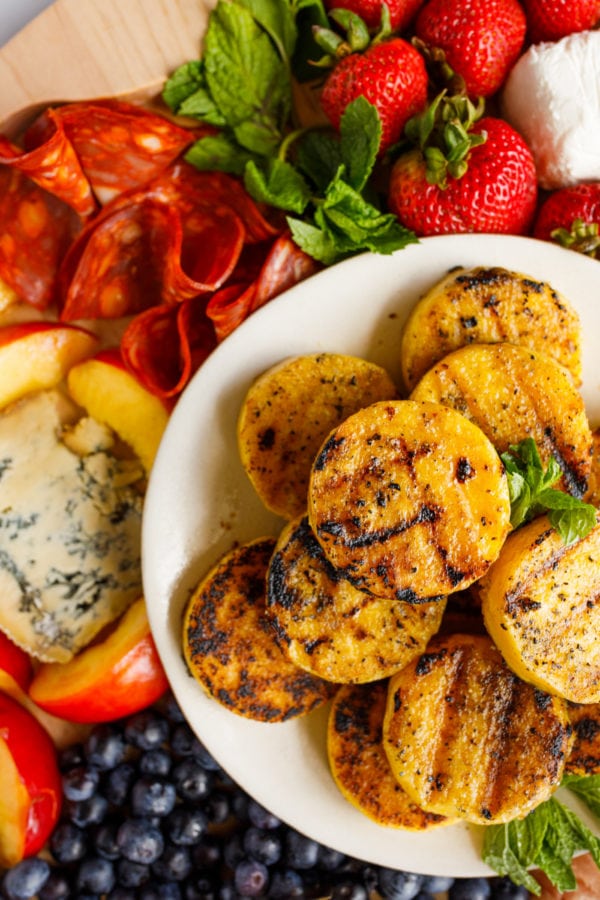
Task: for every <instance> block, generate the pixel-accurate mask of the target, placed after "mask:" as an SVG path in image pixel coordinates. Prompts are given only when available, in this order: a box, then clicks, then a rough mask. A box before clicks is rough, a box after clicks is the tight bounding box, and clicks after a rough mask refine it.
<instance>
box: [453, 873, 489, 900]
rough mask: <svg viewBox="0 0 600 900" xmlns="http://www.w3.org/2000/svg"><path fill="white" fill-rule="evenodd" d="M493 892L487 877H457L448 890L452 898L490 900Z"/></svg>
mask: <svg viewBox="0 0 600 900" xmlns="http://www.w3.org/2000/svg"><path fill="white" fill-rule="evenodd" d="M491 894H492V889H491V886H490V882H489V881H488V879H487V878H457V879H456V880H455V882H454V884H453V885H452V887H451V888H450V890H449V891H448V897H449V898H450V900H488V897H491Z"/></svg>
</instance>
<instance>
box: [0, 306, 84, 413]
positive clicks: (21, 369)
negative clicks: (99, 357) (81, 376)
mask: <svg viewBox="0 0 600 900" xmlns="http://www.w3.org/2000/svg"><path fill="white" fill-rule="evenodd" d="M98 346H99V341H98V338H97V337H96V335H94V334H92V332H91V331H87V330H86V329H85V328H80V327H79V326H77V325H68V324H63V323H58V322H22V323H19V324H16V325H6V326H5V327H4V328H0V407H4V406H8V404H9V403H12V402H14V401H15V400H19V399H20V398H21V397H24V396H25V395H26V394H29V393H32V392H33V391H40V390H47V389H49V388H53V387H56V385H58V384H60V382H61V381H63V380H64V378H65V377H66V375H67V372H68V371H69V369H70V368H71V367H72V366H74V365H75V364H76V363H79V362H81V361H82V360H84V359H87V358H88V357H89V356H92V355H93V354H94V353H96V352H97V350H98Z"/></svg>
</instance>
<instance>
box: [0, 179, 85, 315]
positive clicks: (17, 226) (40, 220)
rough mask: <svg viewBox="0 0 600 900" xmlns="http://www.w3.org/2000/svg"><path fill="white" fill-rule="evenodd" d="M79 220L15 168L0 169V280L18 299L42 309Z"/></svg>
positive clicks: (53, 288) (53, 289) (53, 290)
mask: <svg viewBox="0 0 600 900" xmlns="http://www.w3.org/2000/svg"><path fill="white" fill-rule="evenodd" d="M79 226H80V220H79V218H78V217H77V215H76V214H75V213H74V212H73V210H72V209H71V208H70V207H69V206H67V205H66V204H64V203H62V202H61V201H60V200H58V199H57V198H56V197H53V196H52V195H51V194H48V193H47V192H46V191H43V190H42V189H41V188H40V187H39V186H38V185H37V184H35V183H34V182H33V181H31V180H30V179H29V178H27V177H25V175H23V174H22V173H21V172H20V171H19V170H18V169H11V168H3V167H0V278H1V279H2V280H3V281H4V282H6V284H8V285H9V287H11V288H12V289H13V290H14V291H15V292H16V293H17V294H18V296H19V298H20V299H21V300H23V301H24V302H26V303H30V304H31V305H32V306H35V307H37V309H40V310H44V309H46V308H47V307H48V306H50V304H51V303H52V302H53V300H54V299H55V296H56V293H57V283H58V269H59V264H60V261H61V259H62V257H63V255H64V254H65V252H66V250H67V247H68V245H69V244H70V242H71V240H72V238H73V236H74V234H75V233H76V231H77V229H78V228H79Z"/></svg>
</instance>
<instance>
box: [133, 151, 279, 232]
mask: <svg viewBox="0 0 600 900" xmlns="http://www.w3.org/2000/svg"><path fill="white" fill-rule="evenodd" d="M148 189H149V191H150V193H151V195H152V196H153V197H155V198H156V199H158V200H162V201H163V202H164V203H168V204H170V205H175V206H177V207H178V209H180V210H181V211H182V214H183V215H185V213H186V212H189V211H190V210H191V209H192V208H193V207H194V206H196V205H197V204H209V205H214V204H219V205H225V206H229V207H231V209H234V210H235V211H236V212H237V214H238V215H239V217H240V218H241V220H242V222H243V223H244V226H245V228H246V240H247V241H248V242H249V243H252V244H254V243H257V242H259V241H264V240H267V239H269V238H273V237H275V235H277V234H279V232H280V231H281V230H282V227H283V221H282V220H277V219H274V220H273V221H270V220H269V219H268V218H267V217H266V214H265V209H266V208H263V207H261V206H259V205H258V204H257V203H255V202H254V200H253V199H252V197H251V196H250V195H249V194H248V192H247V191H246V189H245V187H244V186H243V184H242V183H241V181H239V180H238V179H236V178H233V177H232V176H231V175H227V174H226V173H225V172H200V171H199V170H198V169H195V168H194V167H193V166H191V165H190V164H189V163H186V162H185V161H180V162H177V163H175V164H174V165H173V166H171V167H170V168H169V169H167V170H165V172H164V173H163V174H162V175H161V176H160V177H159V178H157V179H156V180H155V181H154V182H153V183H152V184H151V185H149V188H148Z"/></svg>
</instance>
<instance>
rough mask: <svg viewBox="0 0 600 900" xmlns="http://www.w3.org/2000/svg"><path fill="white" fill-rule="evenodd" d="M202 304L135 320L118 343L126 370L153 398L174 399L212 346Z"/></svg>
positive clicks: (147, 313) (164, 307)
mask: <svg viewBox="0 0 600 900" xmlns="http://www.w3.org/2000/svg"><path fill="white" fill-rule="evenodd" d="M216 343H217V341H216V338H215V332H214V329H213V327H212V324H211V322H210V321H209V319H207V317H206V313H205V301H204V300H203V299H202V298H200V297H196V298H193V299H190V300H184V301H183V302H182V303H179V304H177V306H171V305H169V304H164V305H162V306H155V307H153V308H152V309H148V310H146V311H145V312H143V313H140V315H138V316H136V317H135V318H134V319H133V320H132V321H131V323H130V324H129V325H128V327H127V328H126V330H125V332H124V334H123V337H122V339H121V353H122V355H123V359H124V361H125V364H126V366H127V367H128V368H129V369H130V370H131V371H132V372H133V373H134V374H135V375H136V377H137V378H138V380H139V381H140V382H141V383H142V384H143V385H144V386H145V387H146V388H147V389H148V390H149V391H152V393H153V394H156V395H157V396H159V397H163V398H164V399H169V398H172V397H175V396H176V395H177V394H179V393H180V392H181V391H182V390H183V389H184V387H185V386H186V385H187V383H188V382H189V380H190V378H191V377H192V375H193V374H194V372H196V370H197V369H198V368H199V367H200V366H201V364H202V363H203V362H204V360H205V359H206V358H207V356H208V355H209V353H211V351H212V350H213V349H214V348H215V346H216Z"/></svg>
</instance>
